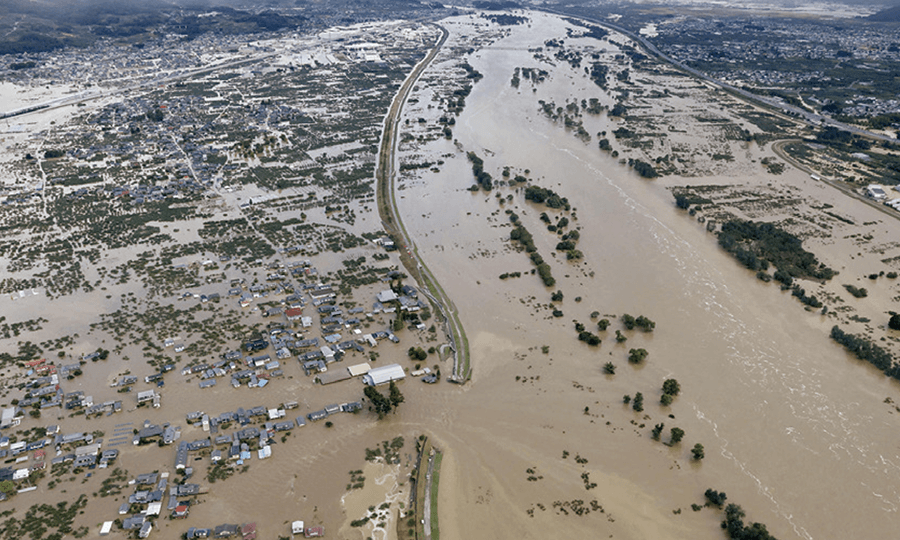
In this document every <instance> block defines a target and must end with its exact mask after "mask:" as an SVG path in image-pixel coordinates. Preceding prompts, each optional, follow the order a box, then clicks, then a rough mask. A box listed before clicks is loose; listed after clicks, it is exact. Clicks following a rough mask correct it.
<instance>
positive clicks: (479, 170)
mask: <svg viewBox="0 0 900 540" xmlns="http://www.w3.org/2000/svg"><path fill="white" fill-rule="evenodd" d="M466 157H468V158H469V161H471V162H472V174H473V175H474V176H475V183H477V184H478V185H479V186H481V188H482V189H484V190H485V191H490V190H491V189H492V188H493V187H494V178H493V177H492V176H491V174H490V173H489V172H487V171H485V170H484V160H483V159H481V158H480V157H478V155H477V154H475V152H468V153H467V154H466ZM473 191H475V190H473Z"/></svg>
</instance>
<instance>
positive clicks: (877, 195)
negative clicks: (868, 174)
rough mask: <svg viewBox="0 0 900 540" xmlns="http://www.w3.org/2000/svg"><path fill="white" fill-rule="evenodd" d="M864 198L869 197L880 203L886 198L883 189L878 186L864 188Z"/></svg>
mask: <svg viewBox="0 0 900 540" xmlns="http://www.w3.org/2000/svg"><path fill="white" fill-rule="evenodd" d="M866 197H871V198H873V199H875V200H876V201H880V200H883V199H886V198H887V193H885V192H884V188H883V187H881V186H879V185H878V184H869V185H868V186H867V187H866Z"/></svg>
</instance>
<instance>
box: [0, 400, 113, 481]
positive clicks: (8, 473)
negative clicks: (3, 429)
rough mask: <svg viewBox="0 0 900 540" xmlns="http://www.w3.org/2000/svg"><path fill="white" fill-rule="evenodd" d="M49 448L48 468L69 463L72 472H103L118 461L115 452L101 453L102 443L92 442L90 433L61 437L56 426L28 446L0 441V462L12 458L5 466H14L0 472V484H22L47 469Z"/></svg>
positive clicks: (50, 427)
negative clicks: (50, 449) (52, 448)
mask: <svg viewBox="0 0 900 540" xmlns="http://www.w3.org/2000/svg"><path fill="white" fill-rule="evenodd" d="M7 410H8V409H7ZM51 445H52V446H55V447H56V454H57V456H56V457H55V458H53V459H51V460H50V465H51V466H53V465H57V464H61V463H72V464H73V466H74V467H75V468H91V469H92V468H94V467H98V466H99V467H100V468H106V467H107V466H108V465H109V464H110V463H112V462H113V461H115V460H116V459H117V458H118V457H119V451H118V450H115V449H111V450H102V447H103V440H102V439H97V440H95V439H94V436H93V435H92V434H90V433H81V432H79V433H69V434H61V433H60V432H59V426H49V427H48V428H46V429H45V430H44V436H43V437H41V438H39V439H37V440H34V441H30V442H29V441H17V442H14V443H10V439H9V437H0V458H7V457H9V458H14V459H10V460H8V462H12V461H15V465H17V466H18V467H3V468H0V481H3V480H13V481H19V480H25V479H27V478H28V477H29V476H30V475H31V473H33V472H35V471H39V470H43V469H44V468H45V467H46V465H47V456H46V450H45V448H46V447H48V446H51ZM29 462H30V464H28V465H25V464H26V463H29Z"/></svg>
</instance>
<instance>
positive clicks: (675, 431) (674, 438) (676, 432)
mask: <svg viewBox="0 0 900 540" xmlns="http://www.w3.org/2000/svg"><path fill="white" fill-rule="evenodd" d="M670 437H671V438H670V439H669V444H678V443H679V442H681V439H682V438H683V437H684V430H683V429H681V428H678V427H673V428H672V431H671V432H670Z"/></svg>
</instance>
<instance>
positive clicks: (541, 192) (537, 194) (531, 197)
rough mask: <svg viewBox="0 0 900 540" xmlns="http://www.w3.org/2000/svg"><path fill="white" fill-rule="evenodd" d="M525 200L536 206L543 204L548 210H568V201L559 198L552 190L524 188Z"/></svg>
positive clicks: (533, 187)
mask: <svg viewBox="0 0 900 540" xmlns="http://www.w3.org/2000/svg"><path fill="white" fill-rule="evenodd" d="M525 200H527V201H533V202H535V203H537V204H543V205H545V206H547V207H548V208H562V209H564V210H570V209H571V206H570V205H569V200H568V199H566V198H565V197H560V196H559V195H558V194H557V193H556V192H554V191H553V190H552V189H547V188H542V187H540V186H535V185H531V186H528V187H527V188H525Z"/></svg>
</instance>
